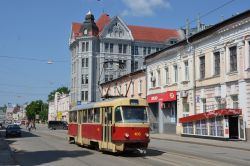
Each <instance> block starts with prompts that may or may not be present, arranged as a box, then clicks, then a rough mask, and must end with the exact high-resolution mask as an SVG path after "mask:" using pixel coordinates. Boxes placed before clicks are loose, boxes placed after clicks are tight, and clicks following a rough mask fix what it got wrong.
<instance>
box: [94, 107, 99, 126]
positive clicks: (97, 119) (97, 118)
mask: <svg viewBox="0 0 250 166" xmlns="http://www.w3.org/2000/svg"><path fill="white" fill-rule="evenodd" d="M94 122H95V123H100V108H95V113H94Z"/></svg>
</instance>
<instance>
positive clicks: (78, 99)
mask: <svg viewBox="0 0 250 166" xmlns="http://www.w3.org/2000/svg"><path fill="white" fill-rule="evenodd" d="M183 36H184V35H183V34H182V31H178V30H174V29H162V28H152V27H144V26H134V25H127V24H126V23H125V22H124V21H123V20H122V19H121V18H120V17H118V16H114V17H112V18H110V16H109V15H107V14H103V15H102V16H101V17H100V18H99V19H98V20H97V22H95V21H94V15H93V14H91V12H89V13H87V15H86V17H85V20H84V22H83V23H73V24H72V27H71V36H70V41H69V47H70V50H71V64H72V67H71V68H72V70H71V105H72V106H74V105H76V104H82V103H86V102H91V101H98V100H100V98H101V90H100V88H99V85H100V84H101V83H104V82H107V81H110V80H113V79H115V78H118V77H120V76H122V75H126V74H129V73H131V72H134V71H137V70H140V69H142V67H143V61H144V57H145V56H146V55H148V54H151V53H153V52H157V51H159V50H161V49H163V48H165V47H166V46H169V45H172V44H174V43H176V42H177V41H178V40H179V39H180V38H182V37H183Z"/></svg>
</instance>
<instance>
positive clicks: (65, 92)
mask: <svg viewBox="0 0 250 166" xmlns="http://www.w3.org/2000/svg"><path fill="white" fill-rule="evenodd" d="M56 92H59V93H61V94H62V93H64V94H69V92H70V91H69V89H68V88H67V87H65V86H63V87H60V88H57V89H56V90H53V91H52V92H50V94H49V95H48V101H52V100H54V97H55V93H56Z"/></svg>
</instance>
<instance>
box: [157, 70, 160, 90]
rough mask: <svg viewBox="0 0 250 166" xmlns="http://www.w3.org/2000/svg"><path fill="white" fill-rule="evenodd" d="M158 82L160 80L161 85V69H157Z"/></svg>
mask: <svg viewBox="0 0 250 166" xmlns="http://www.w3.org/2000/svg"><path fill="white" fill-rule="evenodd" d="M157 77H158V78H157V82H158V86H161V70H160V69H159V70H157Z"/></svg>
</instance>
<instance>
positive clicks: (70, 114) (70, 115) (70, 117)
mask: <svg viewBox="0 0 250 166" xmlns="http://www.w3.org/2000/svg"><path fill="white" fill-rule="evenodd" d="M69 122H72V112H70V113H69Z"/></svg>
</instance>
